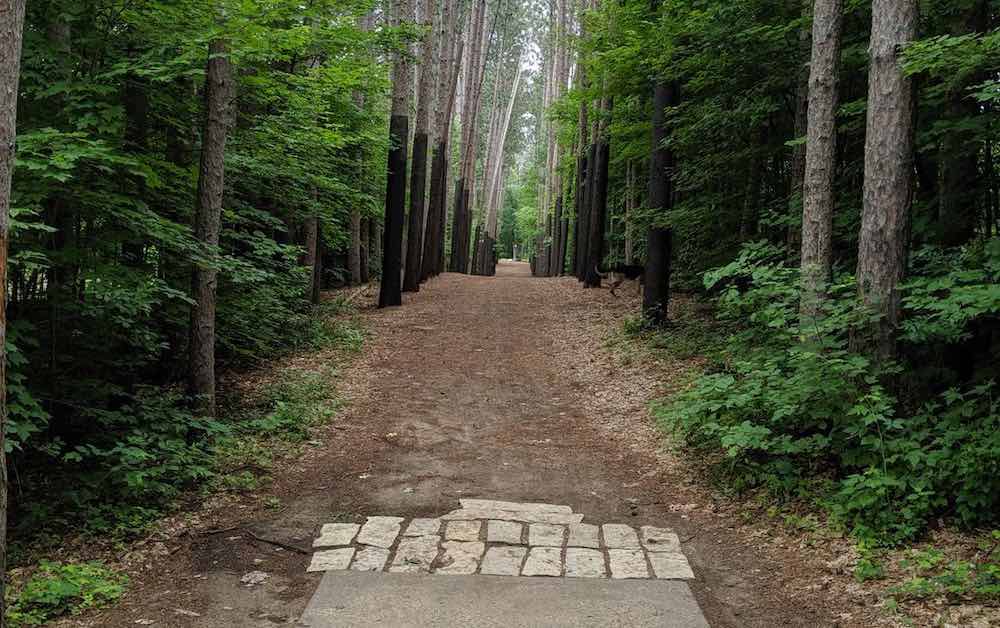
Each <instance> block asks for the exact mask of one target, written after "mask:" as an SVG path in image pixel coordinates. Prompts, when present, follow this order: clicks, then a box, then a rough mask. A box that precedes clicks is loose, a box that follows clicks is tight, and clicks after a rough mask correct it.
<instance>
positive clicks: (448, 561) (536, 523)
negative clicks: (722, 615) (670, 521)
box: [308, 499, 694, 580]
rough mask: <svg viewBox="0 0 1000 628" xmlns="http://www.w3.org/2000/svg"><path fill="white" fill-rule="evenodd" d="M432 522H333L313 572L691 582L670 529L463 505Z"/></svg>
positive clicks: (513, 507)
mask: <svg viewBox="0 0 1000 628" xmlns="http://www.w3.org/2000/svg"><path fill="white" fill-rule="evenodd" d="M460 502H461V505H462V507H461V508H460V509H458V510H454V511H452V512H450V513H448V514H446V515H444V516H441V517H438V518H432V519H410V520H407V519H405V518H403V517H386V516H379V517H368V520H367V521H366V522H365V523H364V524H360V525H359V524H356V523H328V524H326V525H324V526H323V527H322V529H321V530H320V535H319V538H317V539H316V540H315V541H313V548H314V550H315V552H314V554H313V557H312V562H311V563H310V565H309V568H308V570H309V571H331V570H351V571H370V572H381V571H388V572H391V573H411V574H420V573H425V574H426V573H436V574H448V575H472V574H483V575H490V576H529V577H530V576H534V577H542V576H548V577H567V578H612V579H660V580H688V579H693V578H694V574H693V573H692V571H691V567H690V566H689V565H688V561H687V558H685V557H684V554H683V553H682V552H681V546H680V540H679V539H678V538H677V535H676V534H674V533H673V532H672V531H671V530H669V529H667V528H658V527H653V526H643V527H641V528H639V529H638V530H637V529H635V528H633V527H631V526H628V525H625V524H617V523H607V524H604V525H601V526H598V525H593V524H588V523H583V515H582V514H577V513H573V511H572V509H571V508H570V507H569V506H558V505H554V504H533V503H517V502H503V501H492V500H482V499H462V500H460Z"/></svg>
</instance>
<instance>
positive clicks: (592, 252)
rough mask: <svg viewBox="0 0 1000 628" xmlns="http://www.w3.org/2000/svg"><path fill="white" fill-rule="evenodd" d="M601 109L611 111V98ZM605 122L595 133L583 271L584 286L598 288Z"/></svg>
mask: <svg viewBox="0 0 1000 628" xmlns="http://www.w3.org/2000/svg"><path fill="white" fill-rule="evenodd" d="M601 109H602V110H603V111H605V112H610V111H611V100H610V99H608V98H605V99H604V102H603V103H602V107H601ZM606 128H607V122H606V121H604V122H602V123H601V124H600V130H599V131H598V133H597V140H596V141H597V144H596V145H597V150H596V151H595V153H596V156H597V160H596V165H595V167H594V176H593V181H594V182H593V191H592V192H591V194H592V197H591V202H590V236H589V238H588V247H587V269H586V272H585V273H584V275H585V279H584V287H585V288H600V287H601V276H600V274H599V273H598V272H597V271H598V266H599V265H600V263H601V262H602V261H603V260H604V227H605V222H606V221H607V211H608V167H609V161H610V157H611V151H610V146H609V145H608V138H607V137H606V136H605V131H606Z"/></svg>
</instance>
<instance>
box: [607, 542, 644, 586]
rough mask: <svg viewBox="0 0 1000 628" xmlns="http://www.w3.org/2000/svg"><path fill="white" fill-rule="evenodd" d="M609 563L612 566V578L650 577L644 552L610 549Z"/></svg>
mask: <svg viewBox="0 0 1000 628" xmlns="http://www.w3.org/2000/svg"><path fill="white" fill-rule="evenodd" d="M608 563H609V564H610V565H611V577H612V578H615V579H626V578H648V577H649V568H648V567H647V566H646V552H644V551H642V550H631V549H609V550H608Z"/></svg>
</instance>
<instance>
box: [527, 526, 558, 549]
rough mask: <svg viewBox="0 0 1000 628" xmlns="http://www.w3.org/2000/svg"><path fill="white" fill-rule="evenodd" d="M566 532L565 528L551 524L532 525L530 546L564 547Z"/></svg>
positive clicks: (529, 535) (530, 528) (529, 538)
mask: <svg viewBox="0 0 1000 628" xmlns="http://www.w3.org/2000/svg"><path fill="white" fill-rule="evenodd" d="M565 530H566V528H565V527H564V526H557V525H552V524H550V523H532V524H531V525H529V526H528V545H532V546H534V545H542V546H545V547H562V544H563V536H564V533H565Z"/></svg>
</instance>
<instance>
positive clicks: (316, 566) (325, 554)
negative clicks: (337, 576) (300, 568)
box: [306, 547, 354, 571]
mask: <svg viewBox="0 0 1000 628" xmlns="http://www.w3.org/2000/svg"><path fill="white" fill-rule="evenodd" d="M352 556H354V548H353V547H342V548H340V549H332V550H321V551H319V552H316V553H314V554H313V556H312V562H310V563H309V567H308V568H306V571H329V570H331V569H347V566H348V565H350V564H351V557H352Z"/></svg>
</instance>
